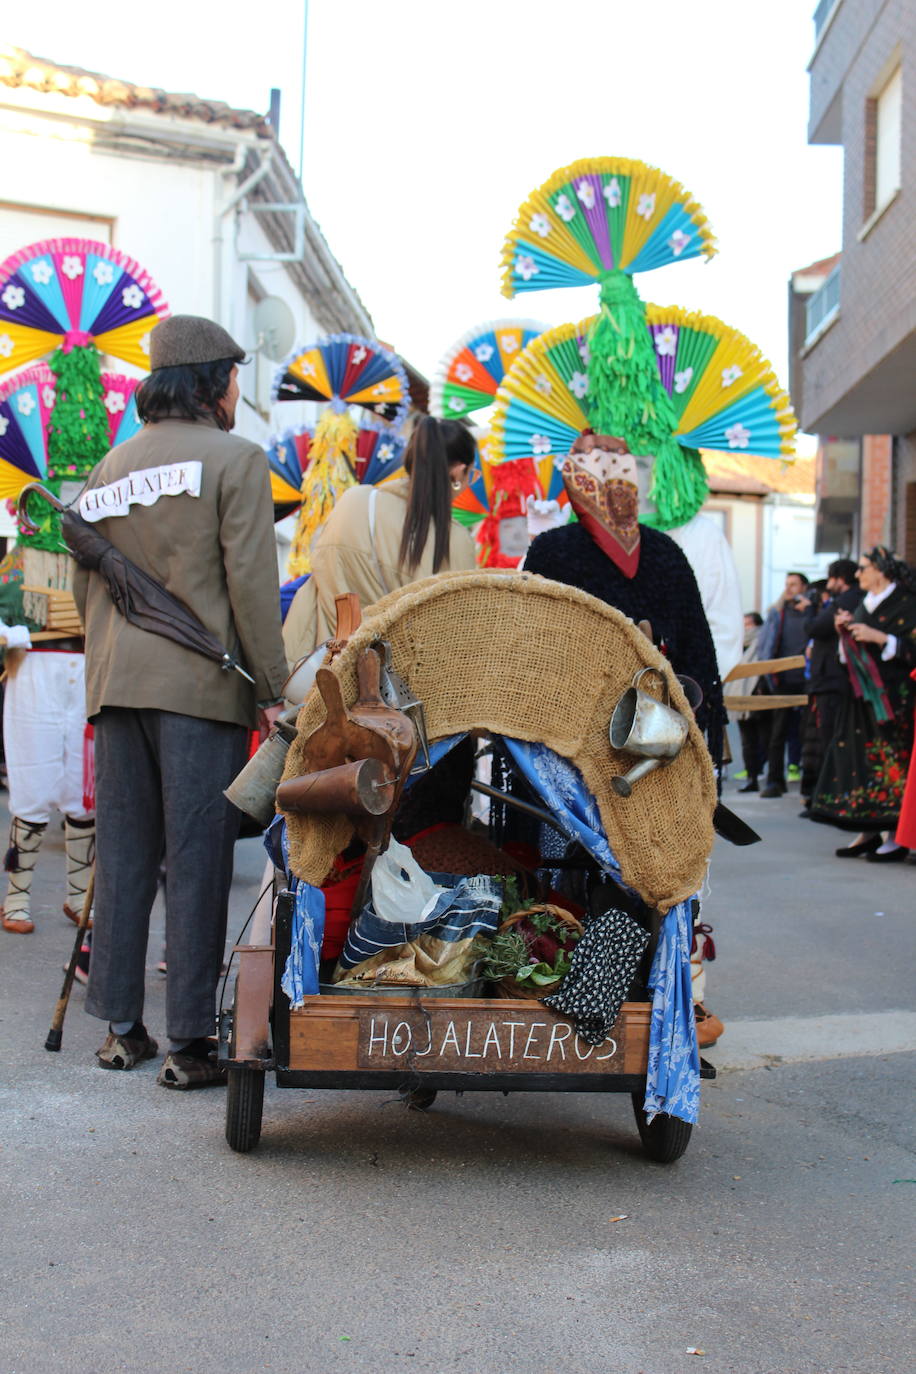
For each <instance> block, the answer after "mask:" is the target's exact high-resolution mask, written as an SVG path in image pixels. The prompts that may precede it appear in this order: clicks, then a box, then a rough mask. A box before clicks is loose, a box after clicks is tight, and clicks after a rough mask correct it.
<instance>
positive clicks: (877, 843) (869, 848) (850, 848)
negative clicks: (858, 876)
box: [836, 835, 884, 859]
mask: <svg viewBox="0 0 916 1374" xmlns="http://www.w3.org/2000/svg"><path fill="white" fill-rule="evenodd" d="M883 843H884V841H883V840H882V839H881V836H880V835H872V836H871V837H870V838H869V839H867V840H860V841H859V843H858V844H847V845H844V846H843V848H842V849H838V850H837V851H836V856H837V858H838V859H858V857H859V855H860V854H874V852H875V850H876V849H880V848H881V846H882V844H883Z"/></svg>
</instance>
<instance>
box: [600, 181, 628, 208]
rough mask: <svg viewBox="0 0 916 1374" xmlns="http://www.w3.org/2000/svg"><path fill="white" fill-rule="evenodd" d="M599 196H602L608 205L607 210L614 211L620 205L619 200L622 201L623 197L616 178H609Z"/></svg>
mask: <svg viewBox="0 0 916 1374" xmlns="http://www.w3.org/2000/svg"><path fill="white" fill-rule="evenodd" d="M601 194H602V195H603V196H604V199H605V200H606V201H607V203H608V208H609V209H611V210H616V208H617V206H618V205H619V204H620V202H621V200H622V199H623V196H622V194H621V190H620V182H619V181H618V180H617V178H616V177H611V179H610V181H609V182H608V184H607V185H606V186H605V188H604V190H603V191H602V192H601Z"/></svg>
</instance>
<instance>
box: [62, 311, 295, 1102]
mask: <svg viewBox="0 0 916 1374" xmlns="http://www.w3.org/2000/svg"><path fill="white" fill-rule="evenodd" d="M244 356H245V355H244V352H243V350H242V349H241V348H239V346H238V344H237V343H235V342H234V340H233V339H232V338H231V337H230V336H229V334H227V333H226V331H225V330H224V329H222V328H221V327H220V326H219V325H218V324H214V323H213V322H212V321H210V320H205V319H201V318H199V317H197V316H193V315H175V316H173V317H172V318H170V319H167V320H164V321H163V322H162V323H161V324H158V325H157V326H156V327H155V329H154V330H153V333H152V337H151V344H150V363H151V369H152V370H151V375H150V376H149V377H148V378H147V379H146V381H144V382H143V383H142V384H141V386H140V387H139V388H138V390H137V410H138V412H139V415H140V418H141V419H142V420H143V422H144V427H143V429H142V431H141V432H140V433H139V434H138V435H136V436H135V437H134V438H133V439H129V440H128V441H127V442H126V443H123V444H121V445H119V446H118V447H117V448H115V449H113V450H112V451H111V452H110V453H109V454H107V455H106V457H105V458H103V459H102V461H101V463H99V464H98V466H97V467H96V468H95V469H94V470H93V472H92V473H91V474H90V477H89V480H88V482H87V485H86V488H85V491H84V492H83V495H82V496H81V498H80V505H79V509H80V514H81V515H82V516H83V518H84V519H86V520H89V521H90V522H92V523H93V524H94V526H95V528H96V529H98V530H99V531H100V532H101V534H103V535H104V537H105V538H106V539H108V540H109V541H110V542H111V543H112V544H113V545H114V546H115V548H117V549H119V550H120V551H121V552H122V553H123V554H124V555H125V556H126V557H127V558H129V559H130V560H131V561H132V562H134V563H136V564H138V565H139V567H140V568H142V569H143V571H144V572H146V573H148V574H149V575H150V576H152V577H154V578H155V579H156V580H157V581H158V582H160V583H161V584H162V585H163V586H164V587H165V588H166V590H167V591H169V592H171V593H172V595H173V596H174V597H176V598H177V599H178V600H179V601H181V602H182V603H183V604H184V605H185V606H186V607H187V608H188V609H189V610H190V611H191V612H193V614H194V615H196V616H197V618H198V619H199V620H200V621H202V622H203V624H204V625H205V626H206V627H207V629H209V630H211V631H212V633H213V634H214V635H215V636H216V637H217V639H218V640H219V641H220V643H221V644H224V645H225V646H226V647H227V649H228V650H229V653H230V654H233V655H234V657H235V659H236V660H237V661H239V662H240V663H241V664H243V665H244V667H245V669H246V670H247V672H248V673H249V674H250V676H251V678H252V679H254V684H255V685H251V683H250V682H249V681H247V680H246V678H245V677H243V676H242V675H240V674H239V673H237V672H232V671H228V672H227V671H223V670H221V668H220V665H219V664H218V663H215V662H213V661H212V660H211V659H208V658H204V657H202V656H201V655H200V654H197V653H195V652H193V651H192V650H191V649H187V648H184V647H183V646H182V645H180V644H177V643H175V642H174V641H173V640H171V639H167V638H163V637H162V636H161V635H157V634H153V633H150V632H149V631H147V630H144V629H141V628H139V627H138V626H136V625H134V624H131V623H130V622H129V621H128V620H126V619H125V618H124V617H123V616H122V615H121V614H120V613H119V612H118V610H117V609H116V607H115V605H114V602H113V601H112V599H111V595H110V594H109V591H108V588H107V586H106V584H105V582H104V581H103V579H102V577H101V576H100V575H99V574H98V573H96V572H85V571H83V570H79V571H78V572H77V575H76V587H75V594H76V598H77V602H78V604H79V608H80V611H81V613H82V616H83V622H84V624H85V627H86V707H87V714H88V716H89V719H90V720H91V721H92V723H93V725H94V727H95V758H96V803H97V856H98V876H97V879H96V889H95V916H94V933H93V946H92V959H91V964H90V974H89V988H88V992H87V997H86V1010H87V1011H88V1012H89V1013H90V1014H91V1015H93V1016H97V1017H100V1018H101V1019H103V1020H105V1021H107V1022H108V1023H109V1034H108V1038H107V1039H106V1041H105V1043H104V1045H102V1047H101V1048H100V1049H99V1050H98V1051H97V1058H98V1061H99V1064H100V1065H101V1067H102V1068H108V1069H131V1068H133V1067H134V1065H135V1064H137V1063H140V1062H141V1061H142V1060H144V1059H150V1058H152V1057H153V1056H154V1055H155V1054H156V1052H157V1049H158V1046H157V1045H156V1042H155V1041H154V1040H152V1039H151V1037H150V1036H149V1034H148V1033H147V1031H146V1028H145V1027H144V1025H143V995H144V973H145V964H146V946H147V938H148V934H149V917H150V909H151V907H152V904H153V899H154V897H155V895H156V884H157V878H158V873H159V866H160V862H161V859H162V854H163V849H164V850H165V859H166V875H167V876H166V946H167V949H168V973H167V980H168V981H167V990H166V1022H167V1033H168V1039H169V1049H168V1053H167V1054H166V1057H165V1061H164V1063H163V1066H162V1069H161V1071H160V1073H159V1078H158V1081H159V1083H161V1084H163V1086H165V1087H174V1088H191V1087H202V1086H205V1085H207V1084H208V1083H215V1082H220V1081H221V1079H222V1075H221V1073H220V1070H219V1069H218V1068H217V1066H216V1063H215V1059H214V1053H213V1042H212V1041H211V1040H210V1038H209V1037H210V1036H211V1035H212V1032H213V1030H214V1025H215V995H216V983H217V980H218V977H219V969H220V965H221V962H222V957H223V947H224V942H225V935H226V915H227V906H228V899H229V885H230V882H231V878H232V850H233V844H234V841H235V839H236V836H237V834H238V822H239V814H238V812H237V811H236V810H235V809H234V808H233V807H232V806H231V805H230V804H229V803H228V802H227V801H226V800H225V798H224V797H223V789H224V788H225V787H227V786H228V785H229V783H230V782H231V781H232V779H233V778H234V777H235V775H236V773H237V772H238V771H239V769H240V768H241V767H242V766H243V765H244V762H245V758H246V755H247V743H248V738H249V732H250V730H251V729H252V727H253V726H254V725H255V723H256V719H257V715H258V712H259V709H260V710H261V711H262V712H270V711H271V708H273V707H275V706H276V704H277V702H278V700H279V698H280V696H281V687H282V684H283V681H284V679H285V677H286V671H287V670H286V659H285V656H284V652H283V643H282V640H281V637H280V609H279V592H278V577H277V558H276V547H275V543H274V531H273V504H272V501H271V494H270V480H269V475H268V468H267V461H266V459H265V456H264V453H263V451H262V450H261V449H260V448H258V446H257V445H256V444H253V443H250V442H249V441H248V440H246V439H241V438H235V437H233V436H232V435H231V434H230V433H229V431H230V430H231V429H232V426H233V424H234V421H235V408H236V403H237V401H238V395H239V388H238V381H237V374H238V364H239V363H240V362H242V361H243V359H244Z"/></svg>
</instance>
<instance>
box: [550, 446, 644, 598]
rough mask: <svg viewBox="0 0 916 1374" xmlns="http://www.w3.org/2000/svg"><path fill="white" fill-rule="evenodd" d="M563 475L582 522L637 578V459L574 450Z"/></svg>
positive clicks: (601, 451) (605, 451)
mask: <svg viewBox="0 0 916 1374" xmlns="http://www.w3.org/2000/svg"><path fill="white" fill-rule="evenodd" d="M577 442H578V441H577ZM560 475H561V477H562V478H563V485H564V486H565V488H566V493H567V495H568V496H569V503H570V505H571V506H572V508H573V510H574V511H575V512H576V515H577V516H578V518H579V522H580V524H581V525H582V526H583V528H584V529H585V530H586V531H587V532H588V534H590V535H591V537H592V539H594V541H595V543H596V544H597V545H598V547H599V548H600V549H602V550H603V552H604V553H606V554H607V556H608V557H609V558H610V559H611V560H612V561H613V562H614V563H616V564H617V566H618V568H620V571H621V572H622V573H623V574H624V576H625V577H635V576H636V571H637V569H638V567H639V489H638V487H637V485H636V460H635V458H633V456H632V455H631V454H629V453H614V452H611V451H610V450H608V449H604V448H598V447H595V448H593V449H592V451H591V452H590V453H581V452H575V450H574V451H573V452H572V453H570V454H568V455H567V457H566V458H564V460H563V463H562V465H561V467H560Z"/></svg>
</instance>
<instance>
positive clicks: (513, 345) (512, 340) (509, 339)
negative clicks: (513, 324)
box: [499, 334, 518, 353]
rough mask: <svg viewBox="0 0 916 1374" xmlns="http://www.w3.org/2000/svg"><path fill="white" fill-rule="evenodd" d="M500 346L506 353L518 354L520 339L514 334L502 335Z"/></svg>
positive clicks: (500, 336)
mask: <svg viewBox="0 0 916 1374" xmlns="http://www.w3.org/2000/svg"><path fill="white" fill-rule="evenodd" d="M499 346H500V348H501V349H502V351H503V352H504V353H517V352H518V339H517V338H516V337H515V335H514V334H500V335H499Z"/></svg>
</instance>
